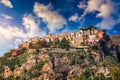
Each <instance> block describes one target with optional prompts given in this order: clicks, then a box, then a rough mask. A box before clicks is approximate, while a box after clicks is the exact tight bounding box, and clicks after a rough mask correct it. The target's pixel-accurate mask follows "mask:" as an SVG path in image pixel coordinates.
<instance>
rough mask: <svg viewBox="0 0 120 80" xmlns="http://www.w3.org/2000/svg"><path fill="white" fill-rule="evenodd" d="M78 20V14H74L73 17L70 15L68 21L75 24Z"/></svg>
mask: <svg viewBox="0 0 120 80" xmlns="http://www.w3.org/2000/svg"><path fill="white" fill-rule="evenodd" d="M78 19H79V16H78V13H75V14H74V15H72V16H71V17H70V18H69V21H75V22H77V21H78Z"/></svg>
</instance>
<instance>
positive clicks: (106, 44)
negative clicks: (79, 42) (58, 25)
mask: <svg viewBox="0 0 120 80" xmlns="http://www.w3.org/2000/svg"><path fill="white" fill-rule="evenodd" d="M106 39H107V38H106ZM61 50H62V49H61ZM118 62H120V53H119V47H118V46H116V45H115V44H114V43H112V42H111V41H107V40H101V43H98V44H96V45H93V46H89V48H88V49H87V50H79V51H77V50H76V51H69V50H68V51H64V52H62V51H59V52H57V51H49V50H44V51H43V50H42V49H31V50H30V51H25V52H24V53H23V54H20V55H19V56H17V57H12V56H11V55H10V53H7V54H5V56H4V57H2V58H0V71H1V73H0V76H1V77H2V78H10V79H11V78H12V79H15V80H71V79H73V80H86V78H87V79H88V78H89V79H90V78H91V79H93V78H94V77H95V76H97V75H99V74H103V76H104V77H106V76H111V68H112V67H113V66H115V65H117V64H118ZM1 65H2V66H1ZM81 76H82V77H81ZM76 78H78V79H76ZM83 78H84V79H83Z"/></svg>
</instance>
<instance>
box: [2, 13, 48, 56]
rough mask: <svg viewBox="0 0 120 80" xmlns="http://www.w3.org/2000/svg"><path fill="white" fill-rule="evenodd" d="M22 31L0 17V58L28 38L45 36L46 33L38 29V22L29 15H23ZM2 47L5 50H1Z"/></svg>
mask: <svg viewBox="0 0 120 80" xmlns="http://www.w3.org/2000/svg"><path fill="white" fill-rule="evenodd" d="M23 25H24V29H22V28H19V27H18V26H14V25H12V23H11V22H10V21H9V20H8V19H6V18H3V17H0V40H1V41H2V42H1V43H0V56H1V55H3V53H5V52H6V51H9V50H10V49H12V48H16V47H18V45H19V44H20V43H21V42H22V41H25V40H28V39H29V38H30V37H36V36H38V37H41V36H45V35H46V32H45V31H44V30H41V29H40V28H39V25H40V21H39V20H37V19H36V18H35V17H34V16H32V15H31V14H25V15H24V17H23ZM3 46H4V47H5V48H3Z"/></svg>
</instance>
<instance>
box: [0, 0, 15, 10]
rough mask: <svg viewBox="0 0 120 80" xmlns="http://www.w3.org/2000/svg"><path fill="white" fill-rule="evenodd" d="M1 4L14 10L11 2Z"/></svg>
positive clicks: (2, 0) (7, 0) (5, 1)
mask: <svg viewBox="0 0 120 80" xmlns="http://www.w3.org/2000/svg"><path fill="white" fill-rule="evenodd" d="M0 3H2V4H4V5H5V6H7V7H9V8H13V6H12V3H11V2H10V0H0Z"/></svg>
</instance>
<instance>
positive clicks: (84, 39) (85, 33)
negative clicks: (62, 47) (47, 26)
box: [11, 26, 107, 56]
mask: <svg viewBox="0 0 120 80" xmlns="http://www.w3.org/2000/svg"><path fill="white" fill-rule="evenodd" d="M106 36H107V34H106V31H105V30H103V29H98V28H96V27H93V26H89V27H87V28H85V29H83V28H81V29H79V30H77V31H75V32H72V33H69V34H67V33H62V34H56V35H52V34H48V35H47V36H45V37H42V38H39V37H34V38H30V39H29V40H28V41H25V42H23V43H22V44H21V45H19V48H18V49H12V50H11V53H12V55H13V56H17V55H19V54H20V49H21V48H24V49H26V50H29V49H30V46H31V47H34V46H36V47H37V48H39V49H41V48H48V47H50V46H48V44H50V43H56V42H58V41H61V40H62V39H63V38H64V39H66V40H67V41H68V42H69V46H70V47H71V48H86V47H87V45H93V44H96V43H98V42H99V40H101V39H102V38H105V37H106ZM36 43H39V45H37V44H36ZM52 47H54V48H55V47H56V46H52Z"/></svg>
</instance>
